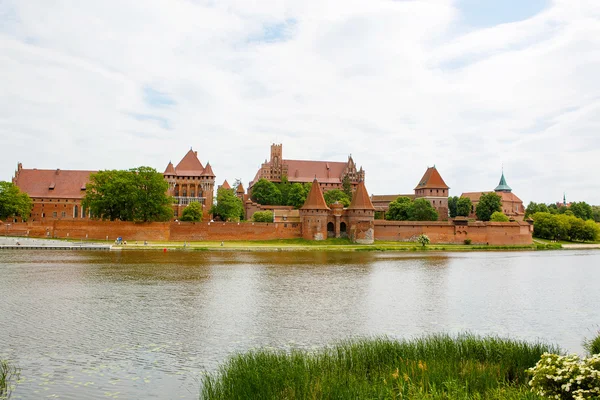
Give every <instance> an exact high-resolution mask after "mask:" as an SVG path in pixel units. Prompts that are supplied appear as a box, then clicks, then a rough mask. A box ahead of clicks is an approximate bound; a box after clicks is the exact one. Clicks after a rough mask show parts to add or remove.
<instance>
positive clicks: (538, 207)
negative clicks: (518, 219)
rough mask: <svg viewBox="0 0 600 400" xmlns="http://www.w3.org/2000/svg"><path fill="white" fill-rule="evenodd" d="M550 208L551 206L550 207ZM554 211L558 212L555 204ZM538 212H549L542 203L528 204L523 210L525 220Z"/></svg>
mask: <svg viewBox="0 0 600 400" xmlns="http://www.w3.org/2000/svg"><path fill="white" fill-rule="evenodd" d="M551 206H552V205H551ZM553 206H554V210H555V211H558V209H557V207H556V204H553ZM538 212H550V211H549V208H548V206H547V205H545V204H544V203H539V204H538V203H535V202H533V201H531V202H529V204H528V205H527V208H526V209H525V218H529V217H531V216H532V215H533V214H535V213H538Z"/></svg>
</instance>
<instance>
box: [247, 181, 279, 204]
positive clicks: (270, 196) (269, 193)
mask: <svg viewBox="0 0 600 400" xmlns="http://www.w3.org/2000/svg"><path fill="white" fill-rule="evenodd" d="M252 201H255V202H257V203H258V204H268V205H280V204H281V191H280V190H279V188H278V187H277V185H275V184H274V183H273V182H271V181H269V180H267V179H265V178H261V179H259V180H258V182H256V183H255V184H254V186H252Z"/></svg>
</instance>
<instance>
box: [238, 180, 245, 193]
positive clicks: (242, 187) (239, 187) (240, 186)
mask: <svg viewBox="0 0 600 400" xmlns="http://www.w3.org/2000/svg"><path fill="white" fill-rule="evenodd" d="M236 192H237V193H244V192H245V190H244V185H242V182H240V184H239V185H238V187H237V189H236Z"/></svg>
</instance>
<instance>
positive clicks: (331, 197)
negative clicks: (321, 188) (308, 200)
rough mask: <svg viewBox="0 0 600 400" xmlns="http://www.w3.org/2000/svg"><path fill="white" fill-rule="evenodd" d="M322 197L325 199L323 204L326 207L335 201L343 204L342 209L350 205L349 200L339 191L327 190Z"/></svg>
mask: <svg viewBox="0 0 600 400" xmlns="http://www.w3.org/2000/svg"><path fill="white" fill-rule="evenodd" d="M323 197H324V198H325V203H327V204H328V205H329V204H333V203H335V202H336V201H337V202H339V203H340V204H343V206H344V207H348V206H349V205H350V198H349V197H348V195H347V194H346V193H345V192H343V191H341V190H339V189H332V190H328V191H326V192H325V193H324V194H323Z"/></svg>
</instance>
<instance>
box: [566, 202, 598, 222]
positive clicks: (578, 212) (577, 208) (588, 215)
mask: <svg viewBox="0 0 600 400" xmlns="http://www.w3.org/2000/svg"><path fill="white" fill-rule="evenodd" d="M569 210H571V211H572V212H573V215H575V216H576V217H577V218H581V219H582V220H584V221H587V220H588V219H594V210H593V209H592V206H590V205H589V204H588V203H586V202H585V201H580V202H573V203H571V207H569Z"/></svg>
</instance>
